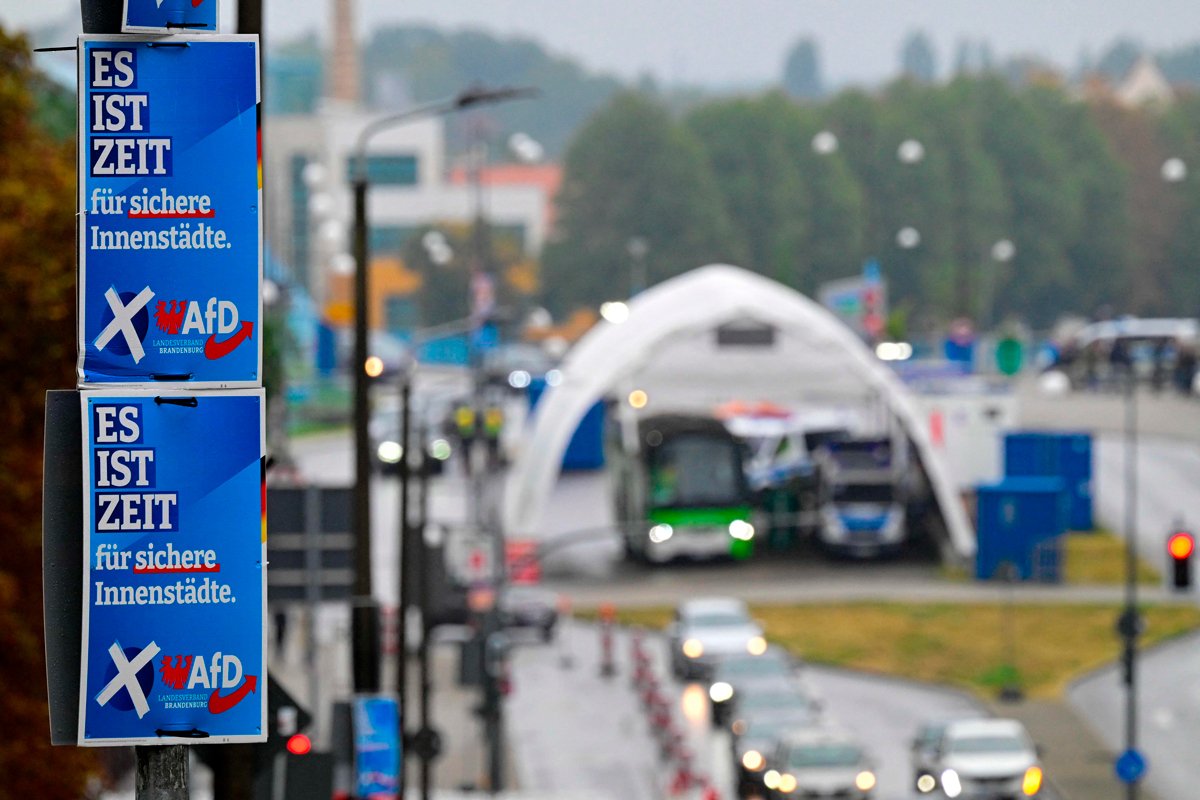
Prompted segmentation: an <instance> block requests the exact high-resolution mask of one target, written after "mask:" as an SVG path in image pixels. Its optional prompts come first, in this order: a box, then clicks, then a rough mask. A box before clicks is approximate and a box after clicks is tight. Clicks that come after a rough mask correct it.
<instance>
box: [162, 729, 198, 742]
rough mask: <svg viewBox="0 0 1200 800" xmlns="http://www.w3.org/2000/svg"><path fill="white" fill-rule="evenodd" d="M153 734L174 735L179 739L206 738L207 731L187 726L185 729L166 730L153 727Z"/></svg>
mask: <svg viewBox="0 0 1200 800" xmlns="http://www.w3.org/2000/svg"><path fill="white" fill-rule="evenodd" d="M154 735H155V736H175V737H177V738H179V739H207V738H208V731H202V730H200V729H199V728H189V729H188V730H186V731H168V730H164V729H163V728H155V729H154Z"/></svg>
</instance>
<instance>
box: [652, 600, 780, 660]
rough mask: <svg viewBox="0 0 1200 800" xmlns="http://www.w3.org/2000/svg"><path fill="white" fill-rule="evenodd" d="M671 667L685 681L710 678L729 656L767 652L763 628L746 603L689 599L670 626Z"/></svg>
mask: <svg viewBox="0 0 1200 800" xmlns="http://www.w3.org/2000/svg"><path fill="white" fill-rule="evenodd" d="M667 642H668V647H669V648H670V657H671V670H672V672H674V673H675V676H676V677H678V678H680V679H683V680H693V679H697V678H707V677H708V676H709V675H710V674H711V673H712V669H713V667H714V666H715V665H716V663H717V662H718V661H720V660H721V659H722V658H724V657H726V656H731V655H740V654H744V653H749V654H750V655H752V656H760V655H762V654H763V653H765V652H767V640H766V639H764V638H763V630H762V627H761V626H760V625H759V624H758V623H757V622H755V621H754V620H752V619H751V618H750V612H749V611H748V610H747V608H746V604H745V603H743V602H742V601H741V600H734V599H731V598H718V597H710V598H700V599H696V600H687V601H685V602H683V603H680V604H679V607H678V608H676V610H675V619H674V620H673V621H672V622H671V624H670V625H669V626H668V628H667Z"/></svg>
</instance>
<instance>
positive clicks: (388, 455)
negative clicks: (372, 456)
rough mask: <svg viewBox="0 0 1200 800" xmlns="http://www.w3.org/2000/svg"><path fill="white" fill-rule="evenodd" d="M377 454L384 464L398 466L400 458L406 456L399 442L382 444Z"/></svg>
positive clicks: (389, 441)
mask: <svg viewBox="0 0 1200 800" xmlns="http://www.w3.org/2000/svg"><path fill="white" fill-rule="evenodd" d="M375 452H376V453H377V454H378V456H379V460H380V461H382V462H383V463H385V464H398V463H400V456H401V455H403V454H404V448H403V447H401V446H400V443H399V442H393V441H391V440H388V441H386V442H380V443H379V447H378V449H377V450H376V451H375Z"/></svg>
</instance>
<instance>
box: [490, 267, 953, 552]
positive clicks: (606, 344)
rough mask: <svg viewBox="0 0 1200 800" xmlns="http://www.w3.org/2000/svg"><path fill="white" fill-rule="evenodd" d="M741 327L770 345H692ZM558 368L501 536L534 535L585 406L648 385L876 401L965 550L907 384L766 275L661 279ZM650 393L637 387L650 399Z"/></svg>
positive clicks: (703, 273) (714, 397)
mask: <svg viewBox="0 0 1200 800" xmlns="http://www.w3.org/2000/svg"><path fill="white" fill-rule="evenodd" d="M747 324H749V325H760V326H769V327H770V328H771V329H772V330H773V331H774V335H775V339H776V340H777V342H776V343H775V345H774V346H771V347H763V348H736V349H732V350H726V351H724V352H718V349H713V350H710V351H703V350H701V351H699V352H698V351H697V350H696V347H695V343H696V342H697V341H700V342H705V343H708V342H713V341H714V340H715V335H714V332H715V331H716V330H717V329H718V328H720V327H722V326H729V325H735V326H736V325H747ZM687 342H691V345H685V343H687ZM560 371H561V373H562V380H561V381H560V382H559V384H558V385H557V386H555V387H553V388H550V389H548V390H547V392H546V394H545V396H543V398H542V400H541V402H540V404H539V405H538V408H537V411H536V413H535V415H534V419H533V423H532V426H533V430H532V432H531V435H530V436H529V437H528V438H527V439H526V441H525V444H524V446H523V447H522V448H521V452H520V454H519V455H518V456H517V459H516V462H515V464H514V465H513V470H512V472H511V474H510V476H509V481H508V485H507V488H506V494H505V503H504V519H505V529H506V531H507V533H508V535H509V536H511V537H517V536H530V535H536V531H537V526H538V524H539V521H540V518H541V515H542V512H543V509H544V507H545V505H546V501H547V499H548V498H549V496H550V493H551V492H552V491H553V489H554V484H555V481H556V480H557V478H558V473H559V467H560V464H561V462H562V456H563V453H564V452H565V450H566V447H567V445H568V443H569V442H570V439H571V435H572V433H573V432H574V430H575V428H576V426H577V425H578V424H579V422H580V420H581V419H582V418H583V416H584V414H586V413H587V411H588V409H589V408H591V406H592V405H593V404H594V403H595V402H596V401H597V400H598V399H600V398H602V397H604V396H605V395H607V394H609V393H611V392H612V391H614V390H616V389H621V390H625V389H628V388H630V387H633V386H637V387H639V388H647V389H649V387H650V386H651V385H653V384H654V383H657V384H659V385H661V386H663V387H672V388H679V387H684V388H685V389H690V390H692V392H693V394H694V395H697V396H698V397H700V399H701V401H702V402H706V403H715V402H719V401H721V400H726V399H753V398H755V397H758V398H761V397H763V396H765V395H766V394H768V393H770V394H772V395H773V399H777V400H790V401H800V402H805V401H807V402H813V401H820V402H822V403H824V404H826V405H828V404H830V403H837V402H839V401H849V400H862V399H864V398H872V399H874V400H877V401H878V402H879V403H880V404H881V405H882V407H884V408H886V409H887V411H888V412H890V414H891V415H892V417H893V418H894V419H895V421H896V422H897V423H898V424H899V425H900V427H901V429H902V430H903V431H904V433H905V434H906V435H907V436H908V438H909V439H910V440H911V441H912V443H913V445H914V446H915V448H916V450H917V453H918V455H919V457H920V459H921V463H922V465H923V466H924V468H925V473H926V475H927V476H928V478H929V482H930V486H931V489H932V490H933V493H934V496H935V498H936V499H937V502H938V504H939V506H940V507H941V511H942V517H943V519H944V520H945V522H946V528H947V533H948V537H949V541H948V542H947V543H946V544H948V545H949V546H950V549H951V551H952V552H953V554H955V555H957V556H958V557H959V558H970V557H972V556H973V555H974V553H975V535H974V531H973V530H972V528H971V524H970V522H969V521H968V519H967V516H966V512H965V511H964V509H963V505H962V502H961V500H960V498H959V494H958V489H957V488H956V485H955V483H954V481H952V480H950V478H949V476H948V475H947V472H946V467H945V465H944V463H943V462H942V459H941V456H940V454H939V453H937V452H936V451H935V450H934V448H933V446H932V444H931V442H930V439H929V436H928V433H927V431H926V429H925V426H924V424H923V422H922V419H921V417H920V414H919V413H918V411H917V408H916V406H915V404H914V403H913V400H912V398H911V396H910V395H909V391H908V389H907V387H905V386H904V384H903V383H901V381H900V380H899V379H898V378H897V377H896V375H895V374H894V373H893V372H892V371H891V370H890V369H889V368H888V367H887V366H885V365H884V364H882V363H880V362H879V361H878V359H876V358H875V356H874V354H873V353H871V351H870V350H869V349H868V348H867V347H866V345H864V344H863V342H862V341H861V340H860V339H859V338H858V337H857V336H856V335H855V334H854V333H853V332H852V331H850V329H848V328H847V327H846V326H845V325H844V324H843V323H842V322H841V321H840V320H838V319H837V318H836V317H834V316H833V315H832V314H831V313H830V312H829V311H827V310H826V309H825V308H823V307H821V306H820V305H818V304H817V303H815V302H813V301H812V300H810V299H809V298H807V297H805V296H804V295H802V294H800V293H798V292H795V291H793V290H792V289H789V288H787V287H786V286H783V285H781V284H779V283H776V282H774V281H772V280H770V279H768V278H764V277H762V276H761V275H757V274H755V273H752V272H749V271H747V270H744V269H741V268H738V267H732V266H728V265H725V264H714V265H710V266H706V267H701V268H700V269H696V270H693V271H691V272H688V273H685V274H683V275H680V276H677V277H675V278H672V279H670V280H667V281H664V282H663V283H660V284H658V285H656V286H654V287H653V288H651V289H648V290H647V291H645V292H642V293H641V294H639V295H638V296H637V297H635V298H633V300H631V301H630V302H629V316H628V318H627V319H626V320H624V321H623V322H620V323H614V322H606V321H602V322H600V323H598V324H597V325H596V326H595V327H594V328H592V330H590V331H589V332H588V333H587V334H586V335H585V336H584V337H583V338H582V339H580V341H579V342H578V343H577V344H576V346H575V347H574V348H572V350H571V351H570V353H569V354H568V355H567V358H566V359H565V361H564V362H563V364H562V366H561V370H560ZM781 393H782V394H783V395H786V396H781ZM656 395H657V392H656V391H654V390H650V391H649V396H650V398H651V402H652V403H653V401H654V398H655V397H656Z"/></svg>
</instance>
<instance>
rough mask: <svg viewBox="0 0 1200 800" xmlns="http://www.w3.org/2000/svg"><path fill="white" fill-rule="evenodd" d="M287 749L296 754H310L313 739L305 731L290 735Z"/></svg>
mask: <svg viewBox="0 0 1200 800" xmlns="http://www.w3.org/2000/svg"><path fill="white" fill-rule="evenodd" d="M287 751H288V752H289V753H291V754H292V755H294V756H303V755H308V754H309V753H310V752H312V739H309V738H308V737H307V736H305V735H304V734H303V733H297V734H294V735H292V736H290V737H288V740H287Z"/></svg>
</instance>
